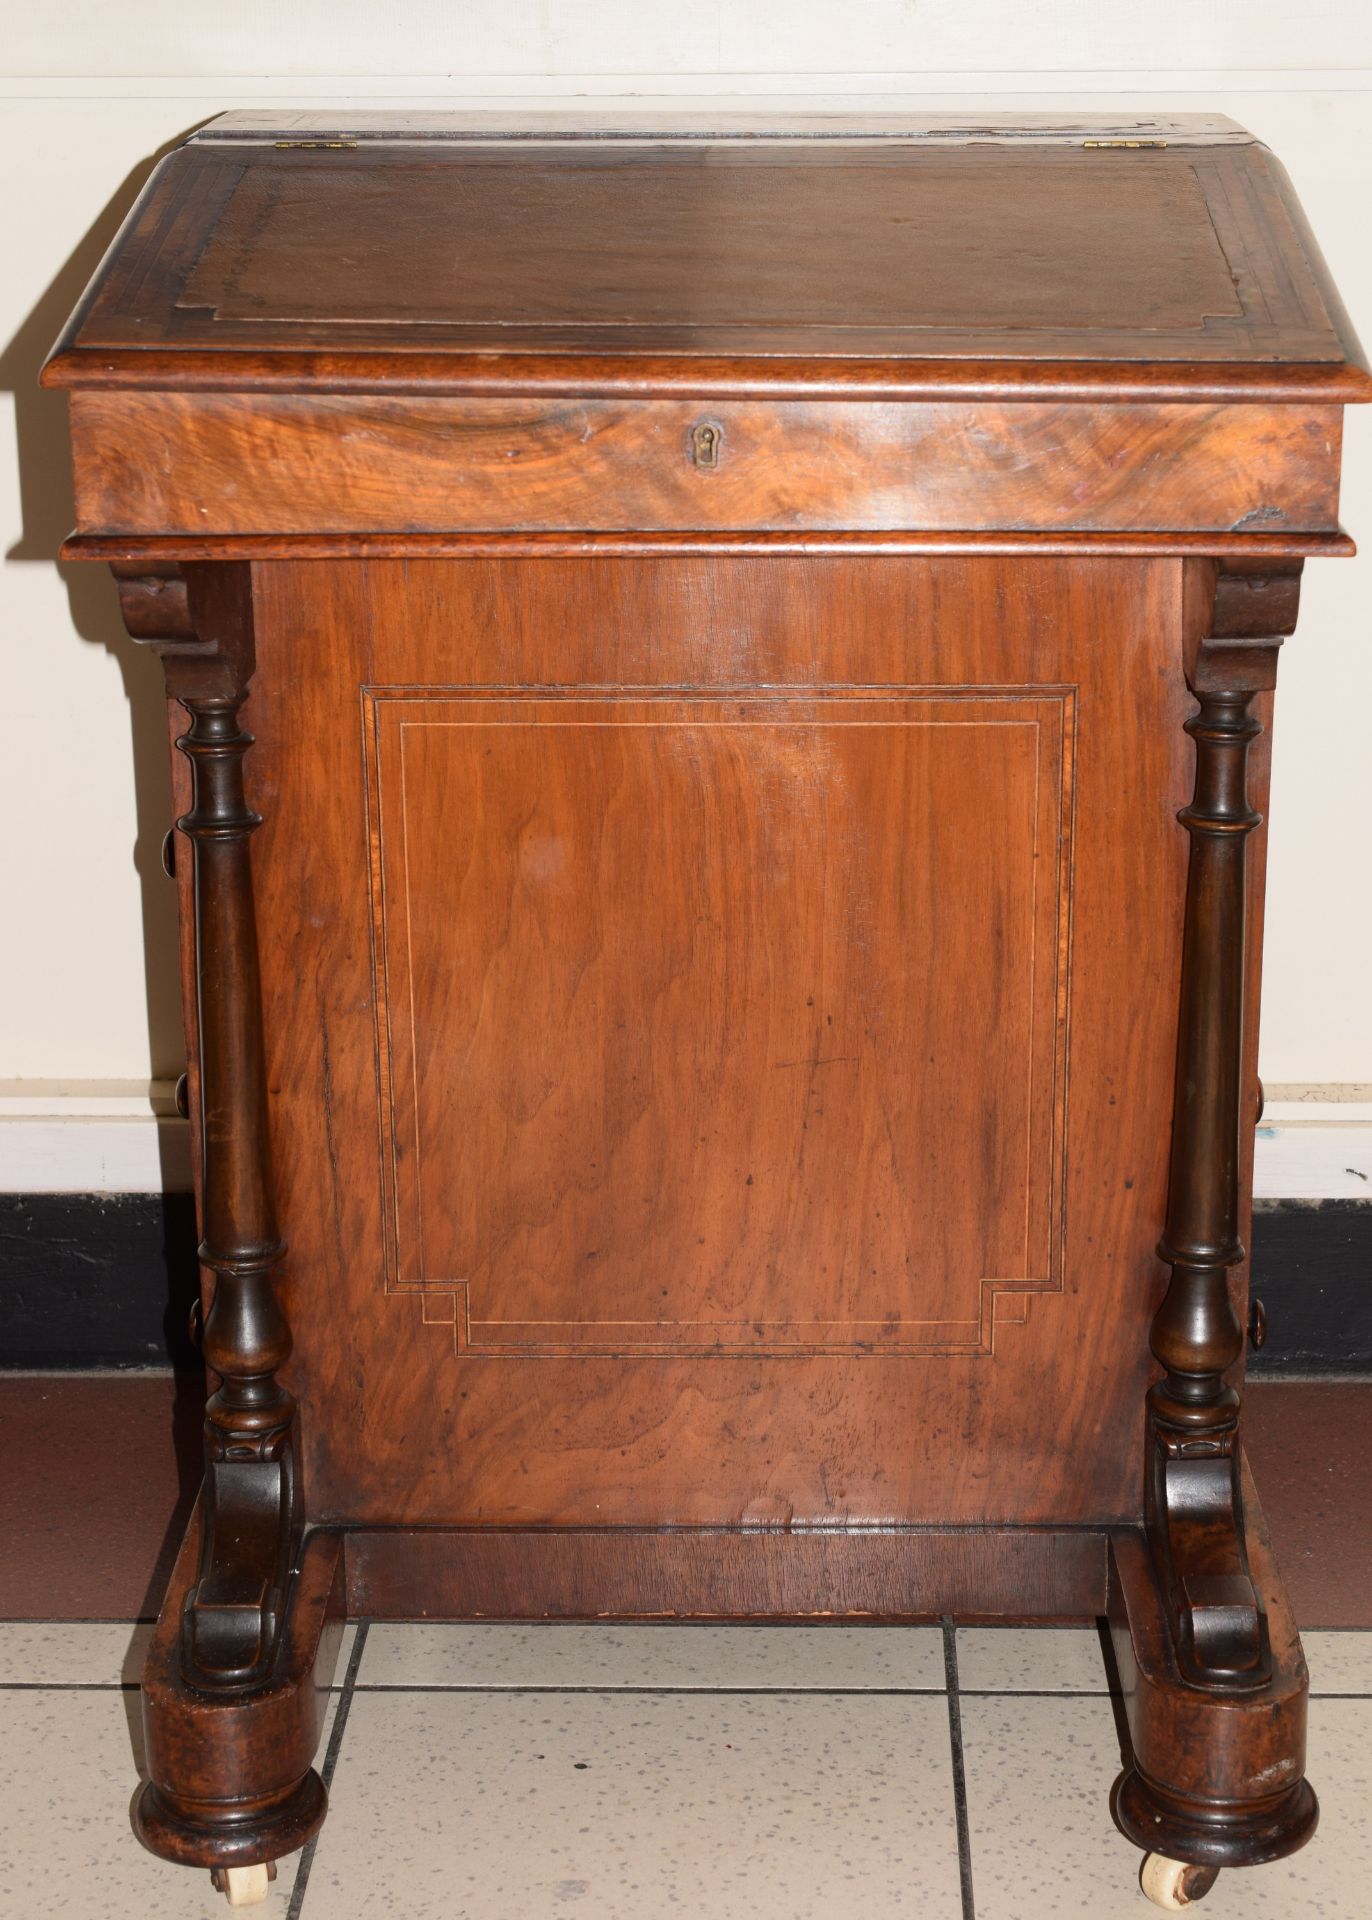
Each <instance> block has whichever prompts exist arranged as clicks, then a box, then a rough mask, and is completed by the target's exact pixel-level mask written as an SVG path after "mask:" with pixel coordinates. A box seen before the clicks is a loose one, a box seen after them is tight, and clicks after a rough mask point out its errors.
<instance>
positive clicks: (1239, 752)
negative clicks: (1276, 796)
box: [1145, 561, 1300, 1691]
mask: <svg viewBox="0 0 1372 1920" xmlns="http://www.w3.org/2000/svg"><path fill="white" fill-rule="evenodd" d="M1189 572H1190V578H1189V580H1188V598H1189V604H1188V617H1187V651H1186V677H1187V682H1188V684H1189V686H1190V688H1191V691H1192V692H1193V693H1194V694H1195V696H1196V698H1197V700H1198V702H1199V709H1198V711H1197V712H1196V713H1195V714H1193V715H1192V717H1191V718H1190V719H1189V720H1188V721H1187V722H1186V731H1187V732H1188V733H1189V734H1190V735H1191V737H1192V739H1193V740H1194V741H1195V743H1196V772H1195V791H1194V794H1193V796H1192V799H1191V802H1190V804H1189V805H1188V806H1186V807H1184V808H1183V809H1182V811H1181V813H1180V814H1179V816H1178V818H1179V819H1180V821H1181V823H1182V825H1183V826H1184V827H1185V828H1186V830H1187V832H1188V834H1189V835H1190V837H1191V857H1190V865H1189V870H1188V878H1187V891H1186V923H1185V934H1184V938H1183V949H1182V981H1181V1002H1180V1017H1179V1025H1178V1039H1177V1074H1176V1091H1175V1101H1174V1109H1173V1132H1172V1162H1171V1179H1170V1185H1169V1192H1168V1208H1167V1224H1166V1228H1165V1230H1164V1233H1163V1238H1162V1241H1161V1244H1160V1246H1159V1249H1158V1251H1159V1253H1160V1255H1161V1257H1162V1258H1163V1259H1164V1260H1165V1261H1167V1262H1168V1264H1169V1265H1170V1266H1171V1269H1172V1277H1171V1282H1170V1284H1169V1286H1168V1289H1167V1294H1166V1297H1165V1298H1164V1300H1163V1302H1162V1305H1161V1306H1160V1307H1159V1309H1158V1312H1157V1315H1156V1317H1155V1318H1154V1321H1153V1327H1152V1334H1151V1341H1150V1344H1151V1347H1152V1351H1153V1355H1154V1357H1155V1359H1157V1361H1158V1362H1159V1364H1160V1365H1161V1366H1162V1367H1163V1369H1164V1374H1163V1378H1162V1379H1161V1380H1159V1381H1158V1382H1157V1384H1156V1385H1155V1386H1154V1387H1153V1388H1152V1389H1151V1391H1150V1393H1149V1395H1148V1443H1147V1467H1146V1483H1145V1510H1146V1516H1147V1524H1148V1531H1149V1537H1150V1539H1151V1542H1152V1547H1153V1554H1154V1560H1155V1564H1156V1566H1157V1570H1158V1574H1159V1577H1160V1581H1161V1585H1162V1591H1163V1598H1164V1601H1165V1604H1166V1607H1167V1612H1168V1616H1169V1621H1170V1625H1171V1629H1172V1634H1173V1641H1174V1646H1175V1650H1176V1657H1177V1661H1178V1665H1179V1667H1180V1669H1181V1672H1182V1675H1183V1677H1184V1678H1185V1679H1187V1680H1188V1681H1189V1682H1191V1683H1192V1684H1194V1685H1196V1686H1200V1687H1206V1688H1210V1689H1215V1690H1219V1691H1245V1690H1248V1689H1252V1688H1257V1687H1262V1686H1265V1685H1266V1684H1268V1682H1269V1681H1270V1678H1271V1672H1272V1656H1271V1647H1270V1643H1269V1635H1268V1625H1267V1618H1266V1613H1265V1610H1264V1606H1263V1601H1262V1597H1261V1595H1260V1594H1259V1592H1258V1590H1257V1588H1256V1586H1255V1584H1254V1581H1253V1577H1252V1573H1251V1571H1250V1567H1249V1562H1248V1552H1247V1545H1246V1541H1245V1534H1244V1515H1243V1497H1242V1491H1241V1461H1240V1445H1239V1438H1240V1421H1239V1395H1238V1393H1237V1392H1236V1390H1235V1389H1234V1388H1233V1387H1232V1386H1231V1385H1229V1384H1228V1382H1227V1381H1226V1378H1225V1375H1226V1373H1227V1371H1228V1370H1229V1369H1230V1368H1231V1367H1232V1366H1233V1365H1234V1364H1235V1362H1236V1361H1237V1360H1238V1359H1239V1357H1240V1355H1241V1353H1242V1351H1243V1329H1242V1327H1241V1326H1240V1324H1239V1319H1238V1316H1237V1314H1236V1313H1235V1311H1234V1305H1233V1301H1232V1298H1231V1293H1230V1286H1229V1272H1230V1269H1231V1268H1233V1267H1236V1266H1238V1265H1240V1264H1241V1263H1242V1261H1243V1259H1244V1257H1245V1256H1244V1248H1243V1245H1242V1242H1241V1241H1240V1238H1239V1201H1240V1166H1241V1141H1240V1129H1241V1126H1242V1124H1243V1117H1244V1112H1245V1105H1246V1103H1245V1099H1244V1088H1243V1083H1242V1076H1243V1060H1244V981H1245V974H1246V939H1247V921H1248V865H1249V852H1248V838H1249V835H1250V834H1251V833H1252V832H1253V830H1254V828H1256V827H1257V826H1259V825H1260V824H1261V816H1260V815H1259V814H1258V813H1256V812H1255V811H1254V809H1253V807H1252V805H1251V803H1250V800H1249V794H1248V756H1249V749H1250V748H1251V746H1252V743H1253V741H1254V740H1255V739H1256V738H1257V737H1258V735H1259V734H1260V733H1261V731H1262V725H1261V722H1260V721H1259V719H1258V718H1257V717H1256V715H1255V714H1254V713H1253V711H1252V706H1253V701H1254V699H1255V697H1256V696H1257V695H1258V694H1260V693H1264V692H1268V691H1270V690H1271V689H1272V688H1273V687H1275V685H1276V673H1277V650H1278V648H1279V647H1280V645H1281V640H1282V636H1283V635H1284V634H1286V633H1289V632H1290V631H1291V630H1292V628H1293V627H1294V625H1295V618H1296V604H1297V595H1298V592H1299V574H1300V563H1299V562H1298V561H1296V562H1285V561H1283V562H1262V563H1254V562H1251V561H1250V562H1239V563H1235V564H1234V565H1233V567H1230V566H1227V565H1224V564H1219V565H1217V564H1215V563H1199V564H1197V565H1196V566H1194V567H1193V568H1192V569H1190V570H1189Z"/></svg>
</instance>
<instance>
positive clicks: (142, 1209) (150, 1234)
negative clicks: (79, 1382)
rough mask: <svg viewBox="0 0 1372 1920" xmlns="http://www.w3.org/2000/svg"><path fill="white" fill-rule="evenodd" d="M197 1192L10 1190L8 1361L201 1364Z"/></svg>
mask: <svg viewBox="0 0 1372 1920" xmlns="http://www.w3.org/2000/svg"><path fill="white" fill-rule="evenodd" d="M195 1245H196V1234H195V1202H194V1200H193V1199H192V1198H191V1196H190V1194H188V1193H167V1194H162V1193H32V1194H21V1193H6V1194H0V1367H6V1368H10V1369H14V1368H25V1369H29V1370H37V1369H40V1368H70V1369H76V1370H82V1371H85V1370H87V1369H92V1368H124V1367H173V1366H174V1367H196V1366H198V1365H199V1364H200V1358H199V1355H198V1354H197V1352H196V1350H195V1347H194V1346H193V1345H192V1343H191V1338H190V1333H189V1329H188V1321H189V1318H190V1311H191V1308H192V1306H193V1305H194V1304H195V1299H196V1293H197V1289H198V1287H199V1284H200V1280H199V1267H198V1265H197V1262H196V1257H195Z"/></svg>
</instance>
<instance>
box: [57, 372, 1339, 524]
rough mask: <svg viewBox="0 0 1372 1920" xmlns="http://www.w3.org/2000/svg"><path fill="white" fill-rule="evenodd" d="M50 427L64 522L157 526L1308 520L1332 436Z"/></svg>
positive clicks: (1268, 422) (318, 418)
mask: <svg viewBox="0 0 1372 1920" xmlns="http://www.w3.org/2000/svg"><path fill="white" fill-rule="evenodd" d="M702 427H704V428H706V429H708V430H710V431H712V432H713V434H714V435H715V436H716V443H715V452H714V461H713V464H711V465H708V466H705V465H702V464H700V460H699V457H698V443H697V440H696V437H695V436H696V434H697V431H698V430H699V429H700V428H702ZM72 434H73V440H74V444H75V449H76V474H77V489H76V491H77V516H78V526H79V529H80V531H81V532H83V533H149V534H172V535H176V534H190V533H195V534H234V533H266V532H269V533H273V534H278V535H279V534H283V533H309V532H319V533H329V534H333V533H339V532H345V531H349V530H351V531H368V530H371V531H378V532H387V533H391V534H395V533H403V532H406V531H426V530H454V531H461V530H478V529H492V530H515V531H519V530H526V531H537V530H541V529H566V530H571V531H594V530H597V529H602V528H603V529H635V530H642V529H652V528H670V529H681V530H685V531H697V530H705V529H711V528H714V529H721V530H725V529H738V530H753V529H763V530H765V529H779V530H803V529H810V528H815V529H826V528H827V529H843V530H861V529H884V528H893V529H915V530H924V531H934V530H939V529H950V530H955V531H956V530H976V529H1004V528H1010V529H1020V530H1025V531H1042V532H1049V533H1053V532H1062V531H1068V530H1071V531H1111V530H1125V531H1128V530H1139V531H1144V532H1154V531H1160V530H1182V531H1185V530H1196V529H1210V530H1214V531H1217V532H1230V531H1238V532H1244V531H1246V530H1253V531H1258V532H1280V531H1282V530H1286V529H1291V530H1316V531H1324V530H1332V529H1333V528H1334V527H1336V526H1337V524H1338V470H1339V455H1340V449H1341V440H1342V432H1341V414H1340V410H1339V409H1338V408H1334V407H1308V408H1307V407H1304V406H1295V405H1282V406H1272V407H1259V406H1227V405H1221V406H1197V405H1189V404H1182V403H1179V402H1178V403H1158V404H1154V405H1148V406H1144V405H1133V406H1127V407H1126V406H1121V407H1100V406H1087V405H1083V404H1078V405H1066V404H1064V405H1040V404H1038V403H1034V402H1018V403H1013V404H1007V405H1003V406H1001V405H994V404H991V403H983V404H980V405H975V406H969V405H953V404H939V403H931V404H928V405H918V404H907V403H894V402H893V403H889V404H885V405H880V406H875V405H871V404H866V403H858V402H853V403H846V402H837V401H825V402H815V403H810V402H801V401H777V402H763V401H729V402H723V403H720V404H719V405H715V406H711V407H709V408H706V409H702V407H701V406H700V405H699V404H698V403H695V402H688V401H672V400H657V401H632V400H629V401H625V400H600V401H591V400H587V401H584V402H572V401H537V400H523V401H520V400H515V401H510V400H496V399H472V400H454V399H442V398H438V399H426V398H399V399H390V398H382V397H375V396H359V397H347V398H345V397H329V396H323V397H315V396H313V395H297V396H291V395H260V394H249V395H243V394H237V395H229V394H219V393H212V394H203V393H136V394H115V393H105V392H97V393H82V394H77V395H75V396H73V400H72ZM249 472H250V473H251V474H252V476H253V479H252V485H251V486H245V485H244V484H243V475H244V474H245V473H249Z"/></svg>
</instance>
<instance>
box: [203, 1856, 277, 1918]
mask: <svg viewBox="0 0 1372 1920" xmlns="http://www.w3.org/2000/svg"><path fill="white" fill-rule="evenodd" d="M275 1878H276V1862H275V1860H263V1861H261V1862H260V1863H259V1864H257V1865H256V1866H251V1867H214V1868H212V1869H211V1872H210V1880H211V1881H212V1883H213V1885H214V1890H215V1892H216V1893H222V1894H223V1895H224V1897H225V1899H226V1900H227V1901H228V1903H229V1905H230V1906H231V1907H260V1906H261V1904H262V1902H263V1901H264V1900H265V1899H266V1897H267V1889H268V1888H269V1887H270V1886H271V1883H272V1881H273V1880H275Z"/></svg>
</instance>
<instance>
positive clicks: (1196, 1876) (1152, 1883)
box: [1139, 1853, 1220, 1913]
mask: <svg viewBox="0 0 1372 1920" xmlns="http://www.w3.org/2000/svg"><path fill="white" fill-rule="evenodd" d="M1219 1877H1220V1870H1219V1868H1218V1867H1196V1866H1192V1865H1191V1864H1190V1863H1189V1862H1188V1861H1185V1860H1169V1859H1168V1857H1167V1855H1166V1854H1165V1853H1150V1854H1148V1855H1147V1856H1146V1858H1145V1859H1144V1862H1143V1865H1142V1867H1141V1868H1140V1869H1139V1885H1140V1886H1141V1887H1142V1888H1143V1891H1144V1892H1145V1893H1146V1894H1147V1896H1148V1898H1149V1899H1150V1900H1151V1901H1152V1902H1153V1905H1154V1906H1155V1907H1161V1908H1162V1910H1163V1912H1164V1913H1180V1912H1181V1910H1182V1908H1183V1907H1189V1906H1193V1905H1194V1904H1195V1902H1196V1901H1197V1900H1203V1899H1204V1898H1205V1896H1206V1894H1207V1893H1209V1891H1210V1889H1211V1887H1213V1886H1214V1884H1215V1882H1216V1880H1218V1879H1219Z"/></svg>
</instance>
